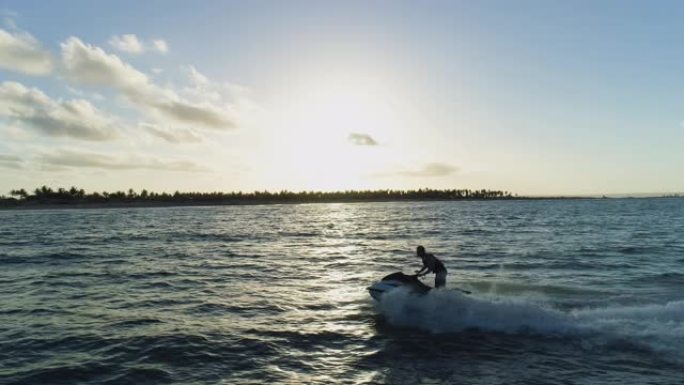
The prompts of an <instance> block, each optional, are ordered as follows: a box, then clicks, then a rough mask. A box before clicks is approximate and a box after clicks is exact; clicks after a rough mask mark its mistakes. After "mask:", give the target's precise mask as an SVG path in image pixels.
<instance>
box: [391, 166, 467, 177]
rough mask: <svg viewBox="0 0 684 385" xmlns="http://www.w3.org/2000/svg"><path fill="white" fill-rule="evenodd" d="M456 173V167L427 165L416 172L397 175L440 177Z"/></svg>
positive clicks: (410, 171) (403, 172)
mask: <svg viewBox="0 0 684 385" xmlns="http://www.w3.org/2000/svg"><path fill="white" fill-rule="evenodd" d="M457 171H458V167H454V166H451V165H448V164H446V163H428V164H426V165H424V166H423V167H421V168H420V169H417V170H409V171H400V172H399V173H398V174H399V175H403V176H410V177H442V176H447V175H451V174H453V173H455V172H457Z"/></svg>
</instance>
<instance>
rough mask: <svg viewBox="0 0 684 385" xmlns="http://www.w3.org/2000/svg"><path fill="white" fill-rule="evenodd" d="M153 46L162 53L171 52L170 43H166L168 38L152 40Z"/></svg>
mask: <svg viewBox="0 0 684 385" xmlns="http://www.w3.org/2000/svg"><path fill="white" fill-rule="evenodd" d="M152 47H154V49H155V50H157V51H158V52H160V53H167V52H169V45H168V44H167V43H166V40H162V39H156V40H152Z"/></svg>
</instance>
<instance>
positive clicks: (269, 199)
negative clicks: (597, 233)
mask: <svg viewBox="0 0 684 385" xmlns="http://www.w3.org/2000/svg"><path fill="white" fill-rule="evenodd" d="M644 195H645V194H644ZM617 197H621V198H626V197H631V196H626V195H625V196H605V195H604V196H518V195H517V194H513V193H511V192H508V191H501V190H487V189H481V190H470V189H443V190H435V189H418V190H347V191H299V192H292V191H287V190H283V191H277V192H269V191H254V192H241V191H238V192H179V191H176V192H174V193H167V192H162V193H156V192H151V191H148V190H145V189H143V190H141V191H139V192H138V191H135V190H133V189H129V190H128V191H115V192H91V193H87V192H86V191H85V190H83V189H79V188H77V187H71V188H69V189H66V188H61V187H60V188H57V189H53V188H51V187H47V186H42V187H39V188H36V189H35V190H33V191H32V192H28V191H26V190H24V189H19V190H12V191H11V192H10V196H9V197H7V196H4V195H2V196H0V208H5V209H11V208H60V207H63V208H69V207H72V208H97V207H139V206H202V205H206V206H209V205H243V204H283V203H344V202H394V201H458V200H536V199H597V198H617ZM648 197H656V195H648ZM658 197H681V195H679V194H669V195H659V196H658Z"/></svg>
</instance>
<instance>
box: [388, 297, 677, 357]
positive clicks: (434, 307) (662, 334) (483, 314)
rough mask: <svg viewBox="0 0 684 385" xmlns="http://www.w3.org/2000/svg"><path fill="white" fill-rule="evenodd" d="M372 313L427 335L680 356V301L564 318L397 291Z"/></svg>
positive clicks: (532, 307) (527, 308)
mask: <svg viewBox="0 0 684 385" xmlns="http://www.w3.org/2000/svg"><path fill="white" fill-rule="evenodd" d="M377 307H378V309H379V310H380V311H381V313H382V314H383V315H384V317H385V318H386V319H387V321H388V322H389V323H390V324H392V325H397V326H405V327H413V328H418V329H421V330H424V331H429V332H431V333H453V332H459V331H463V330H467V329H479V330H483V331H493V332H502V333H509V334H512V333H529V334H540V335H545V336H573V335H577V336H590V335H593V336H596V337H598V336H603V337H608V340H614V339H615V338H618V339H626V340H629V341H632V342H633V343H636V344H641V345H644V346H648V347H650V348H653V349H655V350H659V351H667V352H680V353H681V351H682V350H684V301H674V302H668V303H665V304H648V305H640V306H614V307H605V308H591V309H579V310H574V311H571V312H565V311H560V310H557V309H553V308H552V307H550V306H546V305H544V304H541V303H539V302H533V301H531V300H529V299H525V298H520V299H511V298H479V297H478V296H477V295H465V294H462V293H459V292H457V291H453V290H433V291H431V292H429V293H428V294H426V295H424V296H417V295H414V294H411V293H410V292H409V291H408V290H405V289H403V288H400V289H397V290H393V291H391V292H389V293H387V294H386V295H384V297H383V299H382V301H381V302H380V303H379V304H378V305H377ZM601 339H602V338H598V339H592V341H595V342H596V341H600V340H601ZM585 342H589V340H586V341H585Z"/></svg>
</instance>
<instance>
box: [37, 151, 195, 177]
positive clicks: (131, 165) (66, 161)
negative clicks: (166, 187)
mask: <svg viewBox="0 0 684 385" xmlns="http://www.w3.org/2000/svg"><path fill="white" fill-rule="evenodd" d="M40 160H41V161H42V162H43V163H44V164H45V165H47V166H48V168H51V169H55V167H57V168H98V169H106V170H136V169H146V170H157V171H185V172H198V171H207V169H206V168H204V167H201V166H199V165H197V164H196V163H194V162H191V161H187V160H160V159H156V158H147V157H137V156H134V157H129V158H127V159H124V158H118V157H113V156H110V155H104V154H97V153H92V152H83V151H73V150H59V151H57V152H55V153H52V154H45V155H43V156H42V157H41V158H40Z"/></svg>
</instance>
